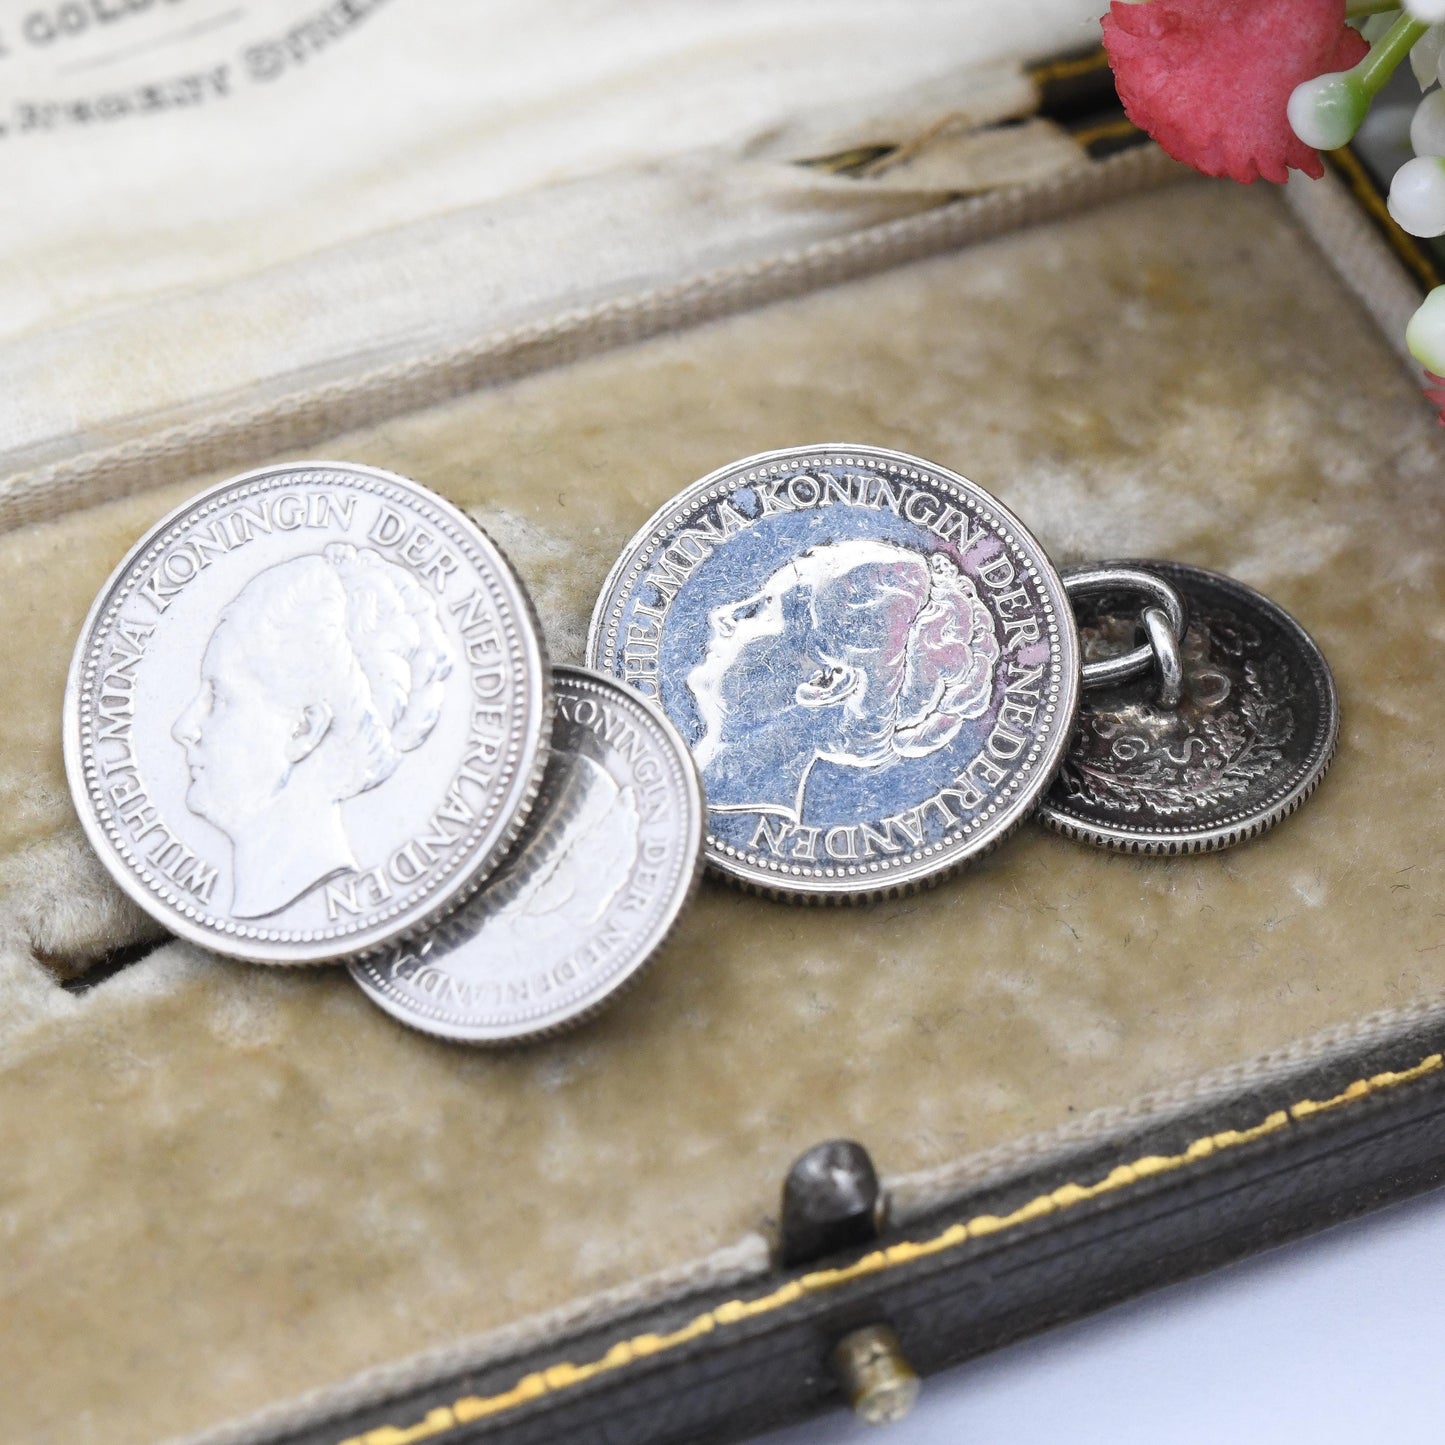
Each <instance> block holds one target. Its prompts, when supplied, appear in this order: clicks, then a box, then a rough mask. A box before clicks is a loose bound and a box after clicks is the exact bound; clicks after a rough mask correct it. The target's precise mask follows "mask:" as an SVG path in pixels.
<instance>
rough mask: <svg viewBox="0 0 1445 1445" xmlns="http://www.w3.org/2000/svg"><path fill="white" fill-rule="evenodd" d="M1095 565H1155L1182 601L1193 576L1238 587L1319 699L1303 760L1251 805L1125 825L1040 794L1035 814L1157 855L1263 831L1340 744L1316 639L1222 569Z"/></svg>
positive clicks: (1073, 834) (1082, 836)
mask: <svg viewBox="0 0 1445 1445" xmlns="http://www.w3.org/2000/svg"><path fill="white" fill-rule="evenodd" d="M1095 565H1097V566H1100V567H1138V568H1142V569H1143V570H1145V571H1152V572H1158V573H1159V574H1160V575H1161V576H1163V577H1164V579H1165V581H1167V582H1172V583H1174V585H1176V586H1178V587H1179V588H1180V590H1181V591H1182V592H1183V593H1184V595H1185V598H1186V601H1188V600H1189V599H1190V597H1191V593H1190V591H1189V586H1190V584H1191V583H1194V582H1197V583H1200V584H1203V585H1204V586H1208V587H1211V588H1214V589H1217V590H1218V591H1221V592H1223V593H1225V594H1226V595H1228V594H1229V593H1231V592H1232V593H1235V594H1237V595H1238V594H1242V596H1243V600H1244V601H1245V602H1247V603H1249V604H1251V605H1252V606H1254V607H1257V608H1258V609H1259V610H1260V611H1261V612H1263V613H1264V614H1265V615H1266V616H1267V617H1268V618H1269V619H1270V620H1271V621H1272V622H1273V623H1274V624H1275V625H1276V626H1277V627H1279V629H1280V630H1281V631H1282V632H1284V633H1285V634H1286V635H1287V636H1289V637H1290V639H1291V641H1292V642H1293V643H1294V644H1295V646H1296V648H1297V653H1296V656H1297V657H1298V658H1299V660H1300V662H1302V663H1303V664H1304V666H1305V669H1306V671H1307V672H1308V674H1309V679H1310V682H1311V683H1312V684H1313V685H1314V687H1315V689H1316V694H1317V698H1318V700H1319V701H1320V702H1321V703H1322V704H1323V706H1321V707H1320V708H1319V709H1318V710H1317V713H1316V718H1315V732H1314V737H1313V738H1312V739H1311V740H1310V746H1309V752H1308V754H1307V756H1306V759H1305V762H1304V763H1303V764H1302V765H1301V767H1300V768H1298V769H1297V770H1295V772H1294V773H1293V774H1292V775H1291V777H1290V778H1289V779H1288V780H1287V781H1286V782H1284V783H1281V784H1280V785H1279V787H1278V788H1276V789H1275V790H1274V791H1273V792H1272V793H1271V794H1269V795H1268V796H1267V797H1266V798H1265V799H1264V800H1262V801H1261V802H1259V803H1257V804H1256V805H1255V806H1253V807H1250V808H1244V809H1240V810H1238V811H1236V812H1232V813H1226V814H1225V815H1224V816H1223V817H1220V818H1217V819H1215V820H1214V821H1213V822H1211V823H1209V824H1207V825H1203V824H1196V825H1195V826H1193V827H1183V826H1177V825H1176V826H1168V825H1165V824H1162V823H1161V824H1158V825H1155V826H1150V827H1127V826H1125V825H1123V824H1118V823H1108V822H1105V821H1103V820H1102V819H1098V818H1090V817H1086V816H1085V815H1084V814H1082V813H1080V812H1079V811H1077V810H1076V809H1072V808H1070V807H1069V806H1068V805H1067V803H1062V802H1054V801H1052V800H1051V798H1050V796H1049V795H1048V794H1045V796H1044V799H1043V801H1042V802H1040V804H1039V809H1038V819H1039V822H1040V823H1042V824H1043V826H1044V827H1045V828H1047V829H1049V831H1050V832H1053V833H1057V834H1058V835H1059V836H1060V837H1062V838H1067V839H1069V840H1070V841H1071V842H1074V843H1088V844H1091V845H1092V846H1094V847H1096V848H1106V849H1108V850H1109V851H1111V852H1115V853H1130V854H1134V855H1135V856H1138V857H1160V858H1163V857H1178V856H1181V855H1185V854H1191V853H1216V852H1219V851H1220V850H1221V849H1224V848H1232V847H1234V846H1235V845H1236V844H1239V843H1245V842H1248V841H1249V840H1250V839H1251V838H1257V837H1259V835H1260V834H1261V833H1267V832H1268V831H1269V830H1270V829H1271V828H1273V827H1274V826H1275V825H1276V824H1277V823H1280V822H1283V821H1284V819H1286V818H1288V817H1289V816H1290V814H1291V813H1294V812H1295V811H1297V810H1298V809H1299V807H1300V806H1301V805H1302V804H1303V803H1304V802H1305V801H1306V800H1307V799H1308V798H1309V797H1310V795H1311V794H1312V793H1313V792H1314V790H1315V789H1316V788H1317V787H1319V785H1320V783H1321V782H1322V781H1323V780H1324V777H1325V774H1326V773H1327V772H1329V770H1330V765H1331V764H1332V763H1333V762H1334V760H1335V754H1336V752H1337V750H1338V747H1339V734H1340V700H1339V691H1338V689H1337V687H1336V685H1335V678H1334V673H1333V671H1332V670H1331V668H1330V665H1329V662H1328V661H1327V659H1326V658H1325V655H1324V653H1323V652H1322V651H1321V650H1320V646H1319V644H1318V643H1317V642H1316V641H1315V640H1314V638H1313V637H1311V636H1310V634H1309V633H1308V632H1307V631H1306V630H1305V628H1304V626H1303V624H1301V623H1300V622H1299V620H1298V619H1297V618H1295V617H1294V616H1293V615H1291V614H1290V613H1289V612H1287V611H1286V610H1285V609H1284V608H1283V607H1281V606H1280V605H1279V603H1277V602H1275V601H1273V600H1272V599H1271V598H1269V597H1266V596H1265V595H1264V594H1263V593H1262V592H1260V591H1259V590H1258V589H1257V588H1254V587H1251V586H1250V585H1249V584H1248V583H1247V582H1241V581H1239V579H1238V578H1235V577H1230V576H1228V575H1226V574H1225V573H1223V572H1214V571H1211V570H1210V569H1209V568H1207V567H1195V566H1192V565H1191V564H1189V563H1186V562H1166V561H1160V560H1158V559H1149V558H1133V559H1128V560H1124V561H1111V562H1100V563H1097V564H1095Z"/></svg>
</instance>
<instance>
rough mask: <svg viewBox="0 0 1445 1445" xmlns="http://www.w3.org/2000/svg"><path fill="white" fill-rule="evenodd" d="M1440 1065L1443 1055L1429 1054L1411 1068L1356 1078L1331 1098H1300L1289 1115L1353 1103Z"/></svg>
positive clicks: (1304, 1116)
mask: <svg viewBox="0 0 1445 1445" xmlns="http://www.w3.org/2000/svg"><path fill="white" fill-rule="evenodd" d="M1442 1067H1445V1055H1442V1054H1431V1055H1430V1056H1429V1058H1426V1059H1421V1060H1420V1062H1419V1063H1418V1064H1416V1065H1415V1067H1414V1068H1413V1069H1402V1070H1401V1071H1400V1072H1399V1073H1397V1074H1389V1073H1385V1074H1376V1075H1375V1077H1374V1078H1373V1079H1356V1080H1355V1082H1354V1083H1353V1084H1351V1085H1350V1086H1349V1088H1348V1089H1346V1090H1345V1091H1344V1092H1343V1093H1340V1094H1336V1095H1335V1096H1334V1098H1333V1099H1301V1100H1300V1101H1299V1103H1298V1104H1295V1105H1293V1106H1292V1107H1291V1109H1290V1111H1289V1112H1290V1117H1291V1118H1294V1119H1308V1118H1309V1116H1310V1115H1311V1114H1323V1113H1324V1111H1325V1110H1326V1109H1338V1108H1339V1107H1340V1106H1341V1105H1342V1104H1350V1103H1353V1102H1354V1101H1355V1100H1356V1099H1363V1098H1364V1097H1365V1095H1366V1094H1373V1093H1375V1092H1377V1091H1378V1090H1380V1089H1393V1088H1394V1087H1395V1086H1396V1085H1398V1084H1409V1083H1413V1082H1414V1081H1415V1080H1416V1079H1423V1078H1424V1077H1425V1075H1426V1074H1433V1073H1435V1072H1436V1070H1437V1069H1440V1068H1442Z"/></svg>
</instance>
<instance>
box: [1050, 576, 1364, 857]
mask: <svg viewBox="0 0 1445 1445" xmlns="http://www.w3.org/2000/svg"><path fill="white" fill-rule="evenodd" d="M1100 565H1101V566H1103V567H1111V566H1124V567H1132V568H1139V569H1142V570H1145V571H1148V572H1154V573H1157V574H1158V575H1159V576H1161V577H1163V578H1164V580H1165V581H1166V582H1169V583H1170V584H1172V585H1173V587H1174V588H1175V589H1176V590H1177V591H1178V592H1179V593H1180V594H1182V596H1183V597H1184V599H1185V601H1186V603H1187V604H1188V610H1189V627H1188V630H1187V631H1186V632H1185V634H1184V637H1183V640H1182V642H1181V643H1180V644H1179V649H1178V660H1179V663H1180V664H1182V666H1181V668H1180V671H1181V672H1182V678H1180V679H1179V681H1178V684H1177V686H1178V690H1179V692H1180V694H1181V696H1180V701H1179V703H1178V705H1177V706H1174V707H1165V706H1161V705H1160V702H1159V700H1158V693H1157V687H1158V684H1157V683H1156V681H1155V680H1154V679H1152V678H1147V677H1145V678H1140V679H1138V680H1136V681H1133V682H1127V683H1123V684H1120V685H1118V686H1114V687H1109V688H1104V689H1100V690H1098V691H1089V692H1086V693H1085V694H1084V698H1083V701H1082V703H1081V704H1080V707H1079V718H1078V724H1077V728H1076V731H1075V735H1074V738H1073V741H1072V743H1071V745H1070V748H1069V751H1068V754H1067V755H1066V757H1065V760H1064V765H1063V767H1062V768H1061V769H1060V770H1059V775H1058V777H1057V778H1056V779H1055V781H1054V785H1053V787H1052V788H1051V789H1050V791H1049V793H1048V794H1047V796H1046V797H1045V799H1044V801H1043V803H1042V805H1041V806H1040V809H1039V817H1040V820H1041V821H1042V822H1043V823H1045V824H1046V825H1047V826H1048V827H1050V828H1052V829H1053V830H1054V831H1055V832H1058V833H1062V834H1063V835H1064V836H1065V837H1068V838H1073V839H1076V840H1078V841H1080V842H1086V843H1094V844H1097V845H1098V846H1100V847H1104V848H1114V849H1118V850H1120V851H1122V852H1128V853H1204V852H1210V851H1212V850H1214V849H1217V848H1228V847H1230V846H1231V845H1232V844H1235V843H1241V842H1243V841H1244V840H1245V839H1247V838H1253V837H1255V836H1256V835H1257V834H1259V833H1262V832H1264V831H1265V829H1267V828H1270V827H1273V826H1274V824H1276V823H1278V822H1279V821H1280V819H1282V818H1285V817H1287V816H1288V815H1289V814H1290V813H1292V812H1294V810H1295V809H1296V808H1298V807H1299V805H1300V804H1301V803H1302V802H1304V800H1305V799H1306V798H1308V797H1309V795H1310V794H1311V793H1312V792H1313V791H1314V789H1315V786H1316V785H1317V784H1318V783H1319V781H1320V779H1321V778H1322V777H1323V776H1324V773H1325V770H1326V769H1327V768H1328V767H1329V765H1330V760H1331V759H1332V758H1333V756H1334V752H1335V741H1336V738H1337V736H1338V734H1339V725H1340V713H1339V702H1338V699H1337V696H1336V693H1335V684H1334V679H1333V678H1332V676H1331V675H1330V669H1329V664H1328V663H1327V662H1326V661H1325V659H1324V656H1323V654H1322V653H1321V652H1320V650H1319V648H1318V647H1317V646H1316V645H1315V643H1314V641H1313V640H1312V639H1311V638H1310V636H1309V634H1308V633H1307V632H1305V630H1304V628H1302V627H1301V626H1300V625H1299V623H1298V622H1296V621H1295V620H1294V618H1293V617H1291V616H1290V615H1289V614H1288V613H1287V612H1285V611H1284V609H1283V608H1281V607H1279V606H1277V605H1276V604H1275V603H1273V602H1271V601H1270V600H1269V599H1268V598H1267V597H1262V596H1261V595H1260V594H1259V593H1258V592H1256V591H1255V590H1254V589H1253V588H1252V587H1246V586H1245V585H1244V584H1243V583H1242V582H1236V581H1234V580H1233V579H1232V578H1230V577H1223V576H1221V575H1220V574H1219V573H1217V572H1208V571H1205V570H1204V568H1202V567H1188V566H1185V565H1183V564H1182V563H1178V562H1153V561H1135V562H1125V563H1102V564H1100ZM1138 618H1139V603H1138V598H1137V597H1133V596H1128V595H1125V594H1123V593H1120V594H1118V595H1114V596H1109V595H1105V596H1100V597H1091V598H1089V599H1088V601H1087V602H1086V603H1083V604H1082V605H1081V606H1080V609H1079V627H1080V633H1081V638H1082V645H1083V650H1084V656H1085V658H1086V659H1092V658H1093V657H1095V656H1102V655H1106V654H1109V653H1113V652H1116V651H1118V650H1119V649H1120V647H1127V646H1129V645H1130V644H1131V643H1132V641H1133V639H1134V633H1135V629H1136V625H1137V623H1138Z"/></svg>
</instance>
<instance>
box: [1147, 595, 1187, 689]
mask: <svg viewBox="0 0 1445 1445" xmlns="http://www.w3.org/2000/svg"><path fill="white" fill-rule="evenodd" d="M1144 633H1145V636H1147V637H1148V639H1149V646H1150V648H1151V649H1152V651H1153V653H1154V677H1155V679H1156V681H1157V682H1158V684H1159V688H1158V692H1157V693H1156V695H1155V700H1156V701H1157V702H1158V704H1159V706H1160V707H1166V708H1176V707H1178V706H1179V700H1180V698H1182V697H1183V696H1184V661H1183V659H1182V658H1181V657H1180V656H1179V642H1178V640H1177V639H1176V638H1175V636H1174V634H1173V633H1172V632H1171V631H1170V630H1169V618H1168V617H1167V616H1165V613H1164V609H1163V608H1162V607H1146V608H1145V609H1144Z"/></svg>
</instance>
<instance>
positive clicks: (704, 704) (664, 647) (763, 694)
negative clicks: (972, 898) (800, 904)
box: [587, 445, 1078, 901]
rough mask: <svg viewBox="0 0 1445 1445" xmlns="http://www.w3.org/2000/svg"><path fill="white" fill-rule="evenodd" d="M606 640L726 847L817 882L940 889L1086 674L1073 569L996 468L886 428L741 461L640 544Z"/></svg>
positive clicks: (806, 885) (751, 862) (691, 494)
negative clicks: (891, 445)
mask: <svg viewBox="0 0 1445 1445" xmlns="http://www.w3.org/2000/svg"><path fill="white" fill-rule="evenodd" d="M587 659H588V662H589V663H590V664H591V665H592V666H594V667H597V668H599V669H601V670H602V671H604V672H607V673H610V674H611V675H613V676H615V677H618V678H620V679H621V680H623V681H624V682H627V683H629V684H631V686H633V687H635V688H637V689H638V690H639V691H640V692H642V693H644V694H645V695H647V696H649V697H652V698H655V699H656V700H657V701H658V702H659V703H660V704H661V706H662V708H663V711H664V712H666V713H667V715H668V716H669V717H670V718H671V719H672V721H673V722H674V723H675V724H676V725H677V728H678V730H679V732H681V733H682V735H683V737H684V738H685V739H686V740H687V743H688V745H689V746H690V747H691V748H692V751H693V756H694V758H695V760H696V762H697V764H698V768H699V771H700V772H701V774H702V780H703V788H704V791H705V794H706V797H707V803H708V837H707V843H706V857H707V861H708V862H709V863H710V864H711V865H712V866H713V867H714V868H716V869H717V870H719V871H720V872H722V873H724V874H726V875H728V876H730V877H731V878H733V879H735V880H738V881H741V882H743V883H745V884H748V885H750V886H752V887H755V888H759V889H762V890H764V891H766V892H769V893H772V894H776V895H780V896H785V897H794V898H800V899H813V900H827V899H831V900H835V901H842V900H847V899H858V898H867V897H872V896H876V895H878V894H883V893H892V892H897V891H901V890H906V889H909V888H913V887H917V886H919V885H920V884H922V883H925V882H928V881H932V880H933V879H936V878H937V877H938V876H939V875H941V874H942V873H944V872H946V871H948V870H949V869H951V868H954V867H956V866H957V865H958V864H961V863H963V862H964V861H966V860H967V859H969V858H973V857H976V856H977V855H978V854H980V853H983V852H984V851H986V850H987V849H989V848H991V847H993V846H994V845H995V844H997V843H998V842H1000V841H1001V840H1002V839H1003V838H1005V837H1006V836H1007V835H1008V834H1009V833H1010V832H1011V831H1012V830H1013V829H1014V827H1015V826H1017V825H1018V824H1019V823H1020V822H1022V821H1023V820H1024V818H1026V817H1027V816H1028V814H1029V813H1030V812H1031V811H1032V809H1033V807H1034V806H1035V804H1036V803H1037V801H1038V798H1039V796H1040V795H1041V793H1042V792H1043V790H1044V789H1045V788H1047V786H1048V784H1049V780H1050V779H1051V778H1052V776H1053V773H1054V769H1055V768H1056V766H1057V765H1058V762H1059V760H1060V758H1061V757H1062V755H1063V749H1064V747H1065V745H1066V743H1067V741H1068V735H1069V731H1070V728H1071V727H1072V725H1073V717H1074V708H1075V704H1076V700H1077V692H1078V656H1077V640H1076V634H1075V631H1074V623H1073V616H1072V613H1071V612H1070V609H1069V604H1068V602H1067V600H1066V598H1065V595H1064V591H1063V586H1062V584H1061V582H1060V580H1059V577H1058V574H1057V573H1056V572H1055V571H1054V568H1053V566H1052V564H1051V563H1050V562H1049V559H1048V556H1047V555H1046V554H1045V552H1044V550H1043V548H1042V547H1040V546H1039V544H1038V542H1036V541H1035V540H1034V538H1033V537H1032V536H1031V535H1030V534H1029V532H1028V531H1027V530H1026V529H1025V528H1024V526H1023V525H1022V524H1021V523H1020V522H1019V520H1018V519H1017V518H1016V517H1015V516H1013V514H1012V513H1011V512H1009V511H1008V509H1007V508H1005V507H1003V506H1002V505H1000V503H999V502H998V501H996V500H995V499H994V498H993V497H992V496H990V495H989V494H988V493H987V492H986V491H984V490H983V488H982V487H979V486H976V485H975V484H974V483H972V482H970V481H968V480H966V479H965V478H963V477H961V476H958V475H957V474H956V473H954V472H950V471H948V470H946V469H945V468H943V467H938V466H935V465H933V463H931V462H924V461H920V460H919V459H918V458H916V457H910V456H906V455H904V454H902V453H900V452H892V451H885V450H883V449H881V448H877V447H859V446H846V445H837V446H807V447H798V448H795V449H790V450H788V451H779V452H769V453H766V454H765V455H762V456H756V457H749V458H747V459H746V460H744V461H740V462H734V463H733V464H732V465H731V466H726V467H723V468H722V469H721V470H720V471H717V472H714V473H713V474H712V475H711V476H708V477H704V478H703V479H702V480H701V481H700V482H697V483H695V484H694V485H693V486H691V487H689V488H688V489H687V490H686V491H685V492H683V493H682V494H681V495H680V496H678V497H675V498H674V499H673V500H672V501H670V502H668V503H667V505H666V506H664V507H663V508H662V509H661V510H660V511H658V512H657V513H656V514H655V515H654V516H653V517H652V519H651V520H650V521H649V522H648V523H647V525H646V527H644V528H643V530H642V531H640V532H639V533H638V534H637V536H636V537H634V538H633V539H632V541H631V542H630V543H629V544H628V546H627V548H626V550H625V552H624V553H623V555H622V557H621V559H620V560H619V562H618V563H617V565H616V566H615V567H614V568H613V569H612V573H611V575H610V576H609V577H608V579H607V582H606V585H605V586H604V588H603V591H602V595H601V597H600V598H599V600H598V602H597V607H596V610H595V611H594V612H593V615H592V626H591V630H590V633H589V636H588V641H587Z"/></svg>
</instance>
